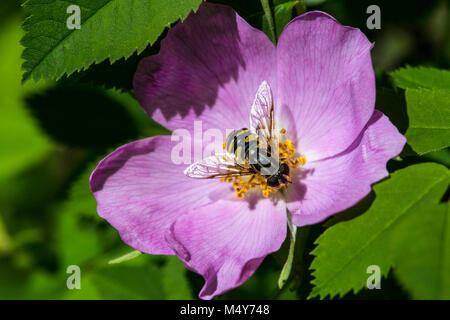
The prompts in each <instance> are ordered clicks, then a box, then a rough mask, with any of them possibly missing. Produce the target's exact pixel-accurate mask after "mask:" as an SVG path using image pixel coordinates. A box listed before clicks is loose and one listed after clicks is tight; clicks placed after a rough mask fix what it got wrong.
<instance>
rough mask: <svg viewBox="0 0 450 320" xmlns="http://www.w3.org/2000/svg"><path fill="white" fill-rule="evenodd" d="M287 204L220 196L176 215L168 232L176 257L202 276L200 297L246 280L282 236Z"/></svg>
mask: <svg viewBox="0 0 450 320" xmlns="http://www.w3.org/2000/svg"><path fill="white" fill-rule="evenodd" d="M286 221H287V220H286V207H285V204H284V202H283V201H279V202H278V203H277V204H276V205H275V204H274V203H273V202H272V201H271V200H270V199H258V201H256V202H253V201H251V200H250V201H242V200H238V199H236V200H235V201H232V200H221V201H219V202H217V203H214V204H211V205H207V206H204V207H201V208H198V209H196V210H195V211H192V212H191V213H188V214H186V215H183V216H182V217H180V218H179V219H178V220H177V221H176V222H175V223H174V225H173V226H172V228H171V230H170V232H169V233H168V234H167V241H168V243H170V245H171V246H172V248H173V249H174V251H175V252H176V253H177V255H178V256H179V257H180V258H181V259H182V261H183V262H184V264H185V265H186V267H187V268H189V269H190V270H193V271H195V272H197V273H199V274H201V275H202V276H203V277H204V278H205V285H204V286H203V288H202V290H201V292H200V298H202V299H212V298H213V297H214V296H216V295H219V294H222V293H224V292H225V291H228V290H230V289H233V288H235V287H237V286H239V285H241V284H242V283H243V282H245V281H246V280H247V279H248V278H249V277H250V276H251V275H252V274H253V272H254V271H255V270H256V268H257V267H258V266H259V265H260V264H261V262H262V261H263V259H264V257H265V256H266V255H268V254H269V253H271V252H274V251H277V250H278V249H279V248H280V246H281V244H282V243H283V240H284V239H285V237H286Z"/></svg>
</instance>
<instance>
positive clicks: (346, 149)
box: [90, 3, 406, 299]
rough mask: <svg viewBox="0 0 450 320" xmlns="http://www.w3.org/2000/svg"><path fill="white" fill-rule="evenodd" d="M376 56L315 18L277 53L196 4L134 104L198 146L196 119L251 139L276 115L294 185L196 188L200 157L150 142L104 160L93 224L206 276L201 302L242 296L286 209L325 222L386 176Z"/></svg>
mask: <svg viewBox="0 0 450 320" xmlns="http://www.w3.org/2000/svg"><path fill="white" fill-rule="evenodd" d="M371 48H372V44H371V43H370V42H369V41H368V39H367V38H366V37H365V35H364V34H363V33H362V32H361V31H360V30H358V29H355V28H351V27H346V26H342V25H340V24H339V23H338V22H337V21H336V20H335V19H334V18H333V17H331V16H330V15H328V14H326V13H323V12H317V11H313V12H308V13H306V14H303V15H301V16H299V17H296V18H295V19H293V20H292V21H291V22H290V23H289V24H288V25H287V26H286V27H285V29H284V30H283V32H282V34H281V36H280V38H279V42H278V45H277V46H276V47H275V46H274V44H273V43H272V42H271V41H270V40H269V39H268V38H267V37H266V35H265V34H264V33H263V32H261V31H260V30H257V29H255V28H253V27H251V26H250V25H249V24H248V23H247V22H246V21H244V19H242V18H241V17H240V16H238V15H237V14H236V12H235V11H234V10H233V9H231V8H229V7H226V6H221V5H214V4H210V3H204V4H202V5H201V6H200V8H199V10H198V12H197V13H195V14H191V15H190V16H189V17H188V18H187V19H186V20H185V21H184V22H182V23H179V24H177V25H176V26H175V27H173V28H172V29H171V30H170V31H169V32H168V35H167V37H166V38H165V39H164V40H163V41H162V43H161V50H160V53H159V54H157V55H155V56H151V57H147V58H145V59H143V60H142V61H141V63H140V64H139V67H138V70H137V72H136V75H135V78H134V87H135V94H136V97H137V99H138V100H139V102H140V104H141V106H142V107H143V108H144V110H145V112H146V113H147V114H148V115H149V116H150V117H152V118H153V119H154V120H156V121H157V122H159V123H160V124H162V125H163V126H165V127H166V128H168V129H169V130H176V129H180V128H183V129H186V130H188V131H189V132H190V133H192V136H195V134H194V132H193V131H194V121H201V122H202V129H203V130H207V129H211V128H216V129H219V130H221V131H223V132H224V131H225V129H240V128H249V126H250V128H252V121H254V120H255V117H258V115H257V114H256V113H257V112H258V111H261V110H262V111H264V110H265V109H264V108H268V107H271V106H272V107H273V120H274V123H275V127H276V130H275V132H277V134H278V133H279V135H280V137H281V140H280V141H281V146H282V150H281V151H283V152H285V153H286V158H285V160H283V161H285V162H286V163H288V164H289V166H290V172H289V180H290V182H291V183H289V185H288V186H286V188H282V189H283V192H279V188H271V187H268V186H267V185H265V184H264V181H263V180H264V179H262V178H261V177H260V176H259V177H256V178H257V179H256V180H255V181H256V187H255V186H254V185H252V183H253V182H252V183H250V182H248V181H245V182H244V185H245V188H244V189H242V186H241V185H240V184H239V181H240V180H239V178H238V179H237V180H236V178H233V179H234V180H233V181H234V182H233V185H231V184H229V183H226V182H223V181H220V180H219V179H194V178H195V177H197V178H198V177H199V176H195V173H196V172H197V173H198V170H200V171H201V170H202V169H203V172H204V170H209V169H211V168H209V167H207V164H206V163H205V161H206V160H200V161H198V162H196V163H194V164H193V165H191V166H190V167H189V166H188V165H186V164H175V163H174V162H173V161H172V160H171V152H172V149H173V147H174V145H175V142H174V141H172V139H171V137H170V136H156V137H151V138H146V139H142V140H139V141H135V142H132V143H129V144H127V145H124V146H122V147H120V148H118V149H117V150H115V151H114V152H113V153H111V154H110V155H108V156H107V157H106V158H105V159H103V160H102V161H101V162H100V163H99V165H98V166H97V168H96V169H95V170H94V172H93V173H92V175H91V178H90V187H91V190H92V192H93V193H94V195H95V198H96V200H97V203H98V213H99V215H100V216H102V217H103V218H105V219H106V220H107V221H108V222H109V223H110V224H111V225H112V226H114V227H115V228H116V229H117V230H118V231H119V233H120V235H121V237H122V239H123V241H124V242H125V243H127V244H128V245H130V246H131V247H133V248H135V249H137V250H139V251H142V252H145V253H148V254H164V255H177V256H178V257H179V258H180V259H181V260H182V261H183V262H184V264H185V265H186V267H187V268H188V269H190V270H192V271H194V272H197V273H199V274H201V275H202V276H203V277H204V278H205V285H204V287H203V288H202V290H201V292H200V298H203V299H211V298H213V297H214V296H216V295H219V294H222V293H224V292H225V291H227V290H230V289H232V288H235V287H237V286H239V285H240V284H242V283H243V282H245V281H246V280H247V279H248V278H249V277H250V276H251V275H252V274H253V273H254V272H255V270H256V268H257V267H258V266H259V265H260V264H261V262H262V261H263V259H264V258H265V257H266V256H267V255H268V254H270V253H272V252H274V251H277V250H278V249H279V248H280V246H281V244H282V243H283V241H284V240H285V238H286V230H287V210H289V212H290V213H291V214H292V221H293V223H294V224H295V225H297V226H304V225H309V224H314V223H317V222H320V221H323V220H324V219H326V218H327V217H329V216H330V215H332V214H335V213H337V212H340V211H342V210H344V209H347V208H349V207H351V206H353V205H354V204H356V203H357V202H358V201H359V200H361V199H362V198H363V197H365V196H366V195H367V194H368V193H369V192H370V190H371V184H373V183H374V182H376V181H379V180H380V179H383V178H384V177H386V176H388V171H387V170H386V163H387V161H388V160H389V159H391V158H393V157H395V156H396V155H398V154H399V153H400V152H401V150H402V148H403V146H404V144H405V141H406V140H405V138H404V137H403V136H402V135H401V134H400V133H399V132H398V130H397V129H396V128H395V127H394V126H393V125H392V123H391V122H390V121H389V119H388V118H387V117H386V116H385V115H383V114H382V113H381V112H379V111H376V110H374V104H375V79H374V71H373V68H372V62H371V57H370V50H371ZM255 95H256V98H255ZM258 99H259V100H258ZM261 99H262V100H261ZM268 100H270V101H269V102H270V103H268V104H267V101H268ZM252 106H253V107H252ZM258 108H259V109H258ZM255 112H256V113H255ZM252 117H253V120H252ZM253 126H254V124H253ZM193 142H194V143H195V141H193ZM209 160H211V158H210V159H209ZM216 165H217V164H216ZM196 170H197V171H196ZM212 170H217V168H215V169H214V164H213V166H212ZM185 171H186V174H185ZM193 177H194V178H193ZM200 178H201V176H200ZM258 179H259V180H258ZM222 180H224V179H223V178H222ZM247 189H248V190H247ZM260 189H261V190H260ZM261 191H262V192H261ZM236 195H238V197H236Z"/></svg>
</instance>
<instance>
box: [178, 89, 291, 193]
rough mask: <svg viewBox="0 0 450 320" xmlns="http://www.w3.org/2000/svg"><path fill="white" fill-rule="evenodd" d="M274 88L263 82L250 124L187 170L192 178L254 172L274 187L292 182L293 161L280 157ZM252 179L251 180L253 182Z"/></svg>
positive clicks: (255, 175) (227, 177)
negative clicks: (221, 151) (290, 162)
mask: <svg viewBox="0 0 450 320" xmlns="http://www.w3.org/2000/svg"><path fill="white" fill-rule="evenodd" d="M273 108H274V107H273V99H272V92H271V90H270V87H269V85H268V84H267V82H263V83H262V84H261V85H260V87H259V88H258V91H257V93H256V97H255V100H254V102H253V105H252V107H251V111H250V128H249V129H248V128H241V129H238V130H234V131H233V132H231V133H230V134H229V135H228V136H227V138H226V141H225V143H224V149H225V152H224V153H221V154H216V155H215V156H210V157H207V158H205V159H203V160H201V161H199V162H196V163H194V164H192V165H191V166H189V167H188V168H187V169H186V170H185V172H184V173H185V174H186V175H187V176H189V177H192V178H203V179H211V178H222V179H230V181H231V179H233V178H235V177H245V176H251V177H250V179H249V180H250V182H251V181H252V180H253V179H254V178H255V177H256V178H255V180H261V178H263V180H264V182H265V184H266V185H267V186H269V187H272V188H276V189H278V188H281V187H283V186H285V185H287V184H288V183H290V177H289V171H290V169H289V165H288V164H287V163H285V162H284V160H285V159H282V158H281V159H280V157H279V151H278V138H277V136H276V135H274V121H273V114H274V110H273ZM250 182H249V183H250Z"/></svg>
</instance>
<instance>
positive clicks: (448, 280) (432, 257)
mask: <svg viewBox="0 0 450 320" xmlns="http://www.w3.org/2000/svg"><path fill="white" fill-rule="evenodd" d="M447 185H448V182H447V183H446V181H443V183H441V184H437V185H436V186H435V187H434V189H433V190H432V191H431V192H430V193H428V194H427V195H426V196H425V197H423V199H421V200H420V202H418V203H417V206H416V208H415V210H414V211H413V212H411V213H410V214H409V215H408V217H407V218H406V219H402V220H401V221H399V224H398V225H397V226H396V228H395V229H394V231H393V237H392V245H393V255H394V261H393V264H394V270H395V275H396V277H397V278H398V279H399V281H400V283H401V284H402V286H403V287H404V288H406V289H407V290H408V291H409V292H410V293H411V295H412V298H414V299H427V300H429V299H433V300H434V299H447V300H448V299H450V276H449V270H450V238H449V234H450V225H449V222H450V218H449V213H448V206H449V205H448V203H447V204H443V203H441V204H438V201H439V199H440V197H441V196H442V193H443V191H445V188H446V187H447Z"/></svg>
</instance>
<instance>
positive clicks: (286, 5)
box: [262, 1, 302, 43]
mask: <svg viewBox="0 0 450 320" xmlns="http://www.w3.org/2000/svg"><path fill="white" fill-rule="evenodd" d="M301 5H302V1H275V3H274V9H273V18H272V13H271V11H270V8H269V9H266V8H265V9H264V11H265V14H264V16H263V20H262V30H263V31H264V33H266V34H267V36H268V37H269V38H270V40H272V42H275V43H276V39H278V38H279V37H280V35H281V32H282V31H283V29H284V26H285V25H286V24H288V22H289V21H291V19H292V17H293V10H294V8H296V7H298V6H301ZM267 10H268V11H267ZM269 14H270V16H269ZM269 19H270V20H269ZM270 22H272V24H271V23H270ZM274 37H275V39H274Z"/></svg>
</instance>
